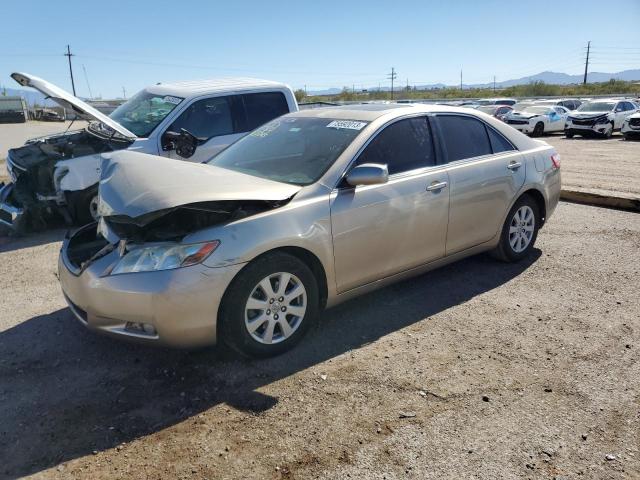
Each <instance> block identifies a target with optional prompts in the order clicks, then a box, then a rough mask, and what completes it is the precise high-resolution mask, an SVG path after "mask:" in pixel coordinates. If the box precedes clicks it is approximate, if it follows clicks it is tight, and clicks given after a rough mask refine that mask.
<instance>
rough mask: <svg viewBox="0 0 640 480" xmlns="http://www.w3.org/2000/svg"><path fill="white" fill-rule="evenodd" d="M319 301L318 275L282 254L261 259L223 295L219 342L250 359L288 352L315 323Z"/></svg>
mask: <svg viewBox="0 0 640 480" xmlns="http://www.w3.org/2000/svg"><path fill="white" fill-rule="evenodd" d="M285 282H286V283H285ZM319 299H320V296H319V288H318V282H317V280H316V278H315V276H314V275H313V273H312V271H311V270H310V269H309V267H307V266H306V265H305V264H304V263H302V261H300V260H299V259H298V258H296V257H294V256H292V255H289V254H286V253H282V252H275V253H271V254H267V255H265V256H263V257H259V258H258V259H256V260H254V261H253V262H251V263H249V265H247V266H246V267H245V268H244V269H243V270H242V271H240V273H239V274H238V275H237V276H236V278H234V279H233V281H232V282H231V284H230V285H229V287H228V288H227V291H226V292H225V294H224V297H223V299H222V303H221V306H220V314H219V317H218V321H219V323H220V328H219V332H220V335H221V340H222V341H223V342H224V343H225V344H226V345H228V346H229V347H231V348H232V349H233V350H235V351H236V352H238V353H240V354H242V355H244V356H248V357H259V358H264V357H271V356H274V355H279V354H281V353H284V352H285V351H287V350H289V349H291V348H293V347H294V346H295V345H296V344H297V343H298V342H300V340H301V339H302V338H303V337H304V335H305V334H306V333H307V331H308V330H309V329H310V328H311V327H312V326H313V325H315V323H316V322H317V319H318V314H319V311H320V301H319ZM252 307H253V308H252Z"/></svg>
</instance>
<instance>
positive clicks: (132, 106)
mask: <svg viewBox="0 0 640 480" xmlns="http://www.w3.org/2000/svg"><path fill="white" fill-rule="evenodd" d="M182 100H184V99H183V98H180V97H174V96H171V95H156V94H154V93H149V92H147V91H145V90H142V91H141V92H138V93H136V94H135V95H134V96H133V97H131V98H130V99H129V100H128V101H126V102H125V103H123V104H122V105H120V106H119V107H118V108H116V109H115V110H114V111H113V112H112V113H111V115H109V117H111V118H112V119H114V120H115V121H116V122H118V123H119V124H120V125H122V126H123V127H124V128H126V129H127V130H129V131H130V132H132V133H135V134H136V136H138V137H143V138H144V137H148V136H149V134H151V132H153V130H154V129H155V128H156V127H157V126H158V124H159V123H160V122H161V121H162V120H164V119H165V117H166V116H167V115H169V113H171V111H172V110H173V109H174V108H176V106H178V105H179V104H180V102H182Z"/></svg>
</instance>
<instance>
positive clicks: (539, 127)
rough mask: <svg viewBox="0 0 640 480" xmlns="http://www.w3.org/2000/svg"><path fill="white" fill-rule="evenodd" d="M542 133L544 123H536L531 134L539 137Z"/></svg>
mask: <svg viewBox="0 0 640 480" xmlns="http://www.w3.org/2000/svg"><path fill="white" fill-rule="evenodd" d="M543 133H544V123H542V122H538V123H536V126H535V127H533V136H534V137H541V136H542V134H543Z"/></svg>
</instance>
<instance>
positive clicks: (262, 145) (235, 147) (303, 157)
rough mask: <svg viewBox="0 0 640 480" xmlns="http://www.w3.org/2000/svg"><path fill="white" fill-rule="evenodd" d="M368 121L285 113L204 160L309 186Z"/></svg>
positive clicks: (231, 168) (281, 180) (212, 163)
mask: <svg viewBox="0 0 640 480" xmlns="http://www.w3.org/2000/svg"><path fill="white" fill-rule="evenodd" d="M367 123H368V122H362V121H355V120H337V119H331V118H315V117H313V118H312V117H289V116H284V117H280V118H278V119H276V120H273V121H271V122H269V123H267V124H266V125H263V126H262V127H259V128H258V129H256V130H254V131H253V132H251V133H250V134H249V135H247V136H245V137H243V138H241V139H240V140H238V141H237V142H236V143H234V144H232V145H231V146H230V147H229V148H227V149H226V150H223V151H222V152H220V153H219V154H218V155H216V156H215V157H214V158H213V159H211V160H209V161H208V162H207V163H209V164H210V165H215V166H217V167H222V168H226V169H229V170H235V171H238V172H242V173H247V174H249V175H254V176H256V177H262V178H267V179H269V180H275V181H277V182H284V183H290V184H294V185H309V184H311V183H313V182H315V181H316V180H318V179H319V178H320V177H321V176H322V174H323V173H324V172H325V171H326V170H327V169H328V168H329V167H330V166H331V165H332V164H333V162H335V160H336V159H337V158H338V156H339V155H340V154H341V153H342V152H343V151H344V150H345V148H347V146H349V144H350V143H351V142H352V141H353V139H354V138H356V136H358V134H359V133H360V131H361V130H362V129H363V128H364V127H365V126H366V125H367Z"/></svg>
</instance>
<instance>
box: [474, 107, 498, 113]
mask: <svg viewBox="0 0 640 480" xmlns="http://www.w3.org/2000/svg"><path fill="white" fill-rule="evenodd" d="M478 110H480V111H481V112H484V113H488V114H489V115H493V112H495V110H496V107H495V106H493V105H483V106H481V107H478Z"/></svg>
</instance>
